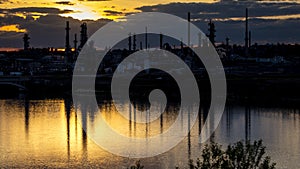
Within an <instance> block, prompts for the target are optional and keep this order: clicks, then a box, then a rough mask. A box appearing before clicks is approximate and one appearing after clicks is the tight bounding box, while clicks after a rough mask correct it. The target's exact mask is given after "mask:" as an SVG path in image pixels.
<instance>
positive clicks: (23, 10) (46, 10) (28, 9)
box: [8, 7, 70, 14]
mask: <svg viewBox="0 0 300 169" xmlns="http://www.w3.org/2000/svg"><path fill="white" fill-rule="evenodd" d="M8 12H9V13H17V12H19V13H32V12H38V13H46V14H63V13H66V11H65V10H60V9H58V8H44V7H25V8H12V9H9V10H8ZM67 12H70V10H67Z"/></svg>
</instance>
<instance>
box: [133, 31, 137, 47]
mask: <svg viewBox="0 0 300 169" xmlns="http://www.w3.org/2000/svg"><path fill="white" fill-rule="evenodd" d="M133 50H134V51H135V50H136V35H135V34H133Z"/></svg>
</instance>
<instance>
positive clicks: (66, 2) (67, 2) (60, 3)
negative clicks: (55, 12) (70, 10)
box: [55, 1, 74, 5]
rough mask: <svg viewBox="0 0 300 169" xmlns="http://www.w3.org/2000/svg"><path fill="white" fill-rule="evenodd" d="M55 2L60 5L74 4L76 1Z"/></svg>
mask: <svg viewBox="0 0 300 169" xmlns="http://www.w3.org/2000/svg"><path fill="white" fill-rule="evenodd" d="M55 4H59V5H74V3H72V2H70V1H58V2H55Z"/></svg>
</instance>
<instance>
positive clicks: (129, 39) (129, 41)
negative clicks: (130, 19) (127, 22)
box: [128, 33, 131, 51]
mask: <svg viewBox="0 0 300 169" xmlns="http://www.w3.org/2000/svg"><path fill="white" fill-rule="evenodd" d="M128 50H129V51H131V33H129V35H128Z"/></svg>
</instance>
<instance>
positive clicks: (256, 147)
mask: <svg viewBox="0 0 300 169" xmlns="http://www.w3.org/2000/svg"><path fill="white" fill-rule="evenodd" d="M265 149H266V147H265V146H263V144H262V140H259V141H254V142H253V144H251V142H250V141H246V142H245V144H244V143H243V142H242V141H239V142H237V143H235V144H233V145H229V146H228V147H227V150H225V151H223V150H222V149H221V145H219V144H217V143H212V144H210V145H205V147H204V149H203V151H202V160H200V159H199V158H198V159H197V161H196V164H195V163H194V162H193V160H190V161H189V167H190V169H219V168H222V169H275V165H276V164H275V163H271V158H270V157H269V156H266V157H264V154H265Z"/></svg>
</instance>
